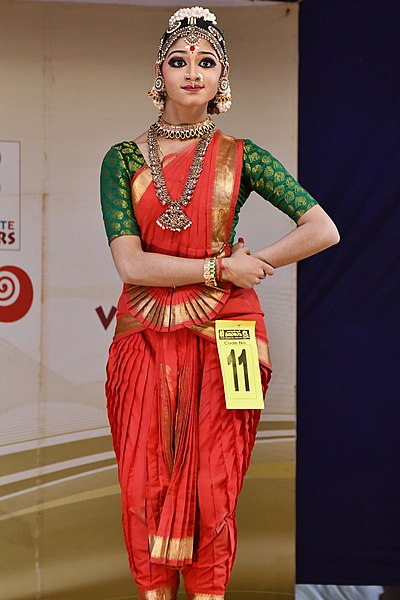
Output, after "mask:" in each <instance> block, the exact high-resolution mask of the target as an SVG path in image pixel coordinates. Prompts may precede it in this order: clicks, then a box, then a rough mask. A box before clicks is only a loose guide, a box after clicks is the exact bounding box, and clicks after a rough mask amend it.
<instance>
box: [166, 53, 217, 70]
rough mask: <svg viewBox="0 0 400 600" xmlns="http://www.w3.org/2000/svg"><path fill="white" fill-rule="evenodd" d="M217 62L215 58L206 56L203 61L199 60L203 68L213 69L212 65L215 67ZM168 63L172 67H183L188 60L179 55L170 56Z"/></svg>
mask: <svg viewBox="0 0 400 600" xmlns="http://www.w3.org/2000/svg"><path fill="white" fill-rule="evenodd" d="M216 64H217V63H216V62H215V60H214V59H212V58H208V57H206V58H202V59H201V61H200V62H199V67H202V68H203V69H212V67H215V66H216ZM168 65H169V66H170V67H173V68H176V69H179V68H181V67H186V61H185V60H184V59H183V58H181V57H178V56H177V57H173V58H170V59H169V61H168Z"/></svg>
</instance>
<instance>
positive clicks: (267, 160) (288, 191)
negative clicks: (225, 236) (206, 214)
mask: <svg viewBox="0 0 400 600" xmlns="http://www.w3.org/2000/svg"><path fill="white" fill-rule="evenodd" d="M251 192H257V194H259V195H260V196H262V197H263V198H265V200H268V202H271V204H273V205H274V206H276V208H278V209H279V210H281V211H282V212H284V213H285V214H286V215H288V216H289V217H290V218H291V219H293V221H295V222H296V223H297V221H298V220H299V219H300V217H301V216H302V215H304V213H305V212H307V211H308V210H309V209H310V208H312V207H313V206H315V205H316V204H318V202H317V201H316V200H315V198H313V197H312V196H311V194H309V193H308V192H307V190H305V189H304V188H303V187H302V186H301V185H300V184H299V182H298V181H296V179H295V178H294V177H292V175H291V174H290V173H289V172H288V171H287V170H286V169H285V167H284V166H283V165H282V163H281V162H279V160H278V159H276V158H275V157H274V156H273V155H272V154H271V153H270V152H268V150H265V149H264V148H260V147H259V146H257V145H256V144H254V142H252V141H251V140H248V139H246V140H244V154H243V167H242V177H241V182H240V191H239V197H238V201H237V205H236V212H235V217H234V220H233V226H232V230H231V236H230V243H231V244H232V243H233V241H234V237H235V229H236V225H237V223H238V220H239V211H240V209H241V208H242V206H243V204H244V203H245V202H246V200H247V198H248V197H249V195H250V193H251Z"/></svg>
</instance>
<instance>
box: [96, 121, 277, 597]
mask: <svg viewBox="0 0 400 600" xmlns="http://www.w3.org/2000/svg"><path fill="white" fill-rule="evenodd" d="M194 152H195V146H194V145H193V146H190V147H189V148H187V149H186V150H184V151H183V152H181V153H179V154H177V155H169V156H167V157H166V158H165V159H164V162H163V170H164V176H165V180H166V183H167V187H168V190H169V192H170V195H171V197H172V198H178V197H179V196H180V194H181V191H182V189H183V186H184V184H185V181H186V179H187V176H188V172H189V168H190V165H191V163H192V160H193V155H194ZM242 156H243V144H242V141H241V140H235V139H233V138H231V137H228V136H225V135H223V134H222V133H221V132H220V131H217V132H216V133H215V134H214V137H213V139H212V141H211V143H210V145H209V147H208V150H207V152H206V155H205V160H204V164H203V171H202V174H201V176H200V179H199V182H198V184H197V186H196V190H195V193H194V195H193V198H192V200H191V202H190V204H189V206H188V207H186V208H185V212H186V214H187V215H188V216H189V218H190V219H191V220H192V223H193V224H192V226H191V227H190V228H189V229H187V230H185V231H181V232H172V231H169V230H162V229H160V228H159V227H158V225H156V220H157V218H158V217H159V216H160V215H161V214H162V212H164V210H165V207H163V206H162V205H161V203H160V202H159V200H158V199H157V197H156V196H155V191H154V184H153V181H152V178H151V173H150V169H149V168H148V167H147V166H145V167H142V168H141V169H140V170H139V171H137V172H136V173H135V176H134V178H133V180H132V184H131V192H132V194H131V196H132V203H133V205H134V210H135V217H136V219H137V221H138V224H139V227H140V230H141V240H142V245H143V249H144V250H145V251H148V252H159V253H164V254H173V255H175V256H182V257H187V258H204V257H205V256H213V255H216V254H218V253H220V254H222V255H224V254H225V255H226V254H227V253H229V247H228V245H227V241H228V239H229V233H230V229H231V226H232V219H233V215H234V209H235V203H236V199H237V195H238V190H239V184H240V176H241V168H242ZM238 317H240V318H242V319H248V320H254V321H256V333H257V340H258V348H259V356H260V371H261V378H262V384H263V390H264V392H265V391H266V388H267V385H268V381H269V377H270V371H271V368H270V361H269V355H268V345H267V335H266V330H265V325H264V321H263V313H262V311H261V308H260V305H259V302H258V299H257V296H256V294H255V292H254V290H252V289H251V290H244V289H240V288H237V287H235V286H232V285H231V284H228V283H226V284H221V285H220V286H219V287H218V288H211V287H207V286H205V285H203V284H196V285H187V286H180V287H178V288H157V287H151V288H150V287H144V286H135V285H128V284H124V288H123V292H122V295H121V298H120V301H119V303H118V314H117V328H116V332H115V337H114V340H113V343H112V345H111V348H110V356H109V361H108V365H107V383H106V395H107V406H108V414H109V420H110V425H111V432H112V437H113V444H114V449H115V453H116V457H117V461H118V472H119V479H120V484H121V491H122V510H123V528H124V535H125V541H126V545H127V549H128V554H129V561H130V567H131V570H132V573H133V574H134V576H135V579H136V582H137V584H138V586H139V590H140V592H141V594H142V597H143V598H148V599H154V600H155V599H156V598H157V599H158V598H160V599H161V598H165V599H166V600H168V598H171V599H173V598H175V595H176V590H177V586H178V581H179V580H178V578H179V571H181V572H182V574H183V577H184V582H185V588H186V591H187V593H188V595H189V597H190V598H199V599H200V598H202V599H203V600H206V599H207V600H209V599H212V598H218V599H220V598H223V594H224V591H225V589H226V586H227V584H228V580H229V575H230V571H231V568H232V565H233V561H234V557H235V550H236V524H235V508H236V503H237V498H238V494H239V492H240V490H241V487H242V484H243V478H244V475H245V473H246V470H247V468H248V465H249V460H250V454H251V450H252V448H253V445H254V441H255V435H256V427H257V423H258V420H259V417H260V411H259V410H227V409H226V408H225V400H224V393H223V386H222V377H221V371H220V367H219V362H218V355H217V349H216V344H215V334H214V324H213V320H214V319H215V318H222V319H227V318H228V319H229V318H235V319H237V318H238Z"/></svg>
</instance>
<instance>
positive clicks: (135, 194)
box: [131, 154, 177, 210]
mask: <svg viewBox="0 0 400 600" xmlns="http://www.w3.org/2000/svg"><path fill="white" fill-rule="evenodd" d="M176 157H177V155H176V154H174V155H171V156H167V157H166V158H165V159H164V162H163V167H166V166H167V165H168V163H170V162H171V160H174V159H175V158H176ZM152 180H153V177H152V174H151V170H150V167H149V166H148V165H147V164H146V165H144V166H143V167H141V169H139V171H137V172H136V173H135V174H134V176H133V178H132V181H131V198H132V206H133V209H134V210H135V206H137V205H138V204H139V202H140V201H141V199H142V197H143V194H144V193H145V191H146V190H147V188H148V187H149V185H150V183H151V182H152Z"/></svg>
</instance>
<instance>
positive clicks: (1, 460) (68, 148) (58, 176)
mask: <svg viewBox="0 0 400 600" xmlns="http://www.w3.org/2000/svg"><path fill="white" fill-rule="evenodd" d="M1 10H2V14H1V18H0V73H1V82H2V90H1V95H0V102H1V111H0V115H1V122H0V158H1V159H0V182H1V191H0V194H1V195H0V241H1V245H0V260H1V265H2V266H1V268H0V277H1V283H0V294H1V295H0V317H1V318H0V321H1V325H0V327H1V334H0V365H1V366H0V368H1V381H0V386H1V439H0V444H1V446H0V467H1V468H0V473H1V475H0V485H1V493H2V501H1V514H0V553H1V556H2V567H1V570H2V575H1V578H0V597H1V598H4V599H7V600H17V599H18V600H25V599H26V600H28V599H29V600H31V599H32V598H33V597H34V598H36V599H37V600H39V599H40V600H42V599H51V600H54V599H55V598H57V600H75V599H76V600H83V599H85V600H101V599H106V598H107V599H111V598H121V597H133V595H134V590H135V586H134V584H133V579H132V576H131V573H130V572H129V568H128V560H127V556H126V551H125V547H124V543H123V536H122V528H121V509H120V497H119V486H118V481H117V473H116V465H115V459H114V454H113V451H112V445H111V437H110V432H109V426H108V422H107V415H106V409H105V398H104V380H105V363H106V359H107V350H108V346H109V344H110V342H111V338H112V334H113V328H114V324H115V303H116V301H117V298H118V296H119V293H120V289H121V283H120V282H119V280H118V276H117V273H116V271H115V268H114V266H113V264H112V259H111V256H110V252H109V249H108V245H107V240H106V236H105V232H104V228H103V223H102V219H101V212H100V203H99V171H100V165H101V161H102V158H103V156H104V154H105V153H106V152H107V150H108V148H109V147H110V146H111V145H112V144H114V143H117V142H119V141H121V140H126V139H128V140H129V139H132V138H134V137H136V136H137V135H138V134H140V133H141V132H142V131H143V129H145V127H147V125H148V124H150V123H152V122H154V121H155V119H156V117H157V113H156V111H155V109H154V107H153V105H152V103H151V101H149V99H148V98H147V97H146V92H147V90H148V89H149V88H150V87H151V85H152V81H153V72H152V66H153V63H154V60H155V55H156V52H157V46H158V36H159V35H161V33H162V32H163V31H164V29H165V26H166V24H167V22H168V18H169V16H170V13H171V9H167V8H161V9H155V8H152V9H146V8H137V7H133V6H129V7H128V6H117V5H110V6H108V5H100V4H80V3H71V4H69V5H68V4H65V3H54V4H50V3H41V2H23V1H22V2H8V3H4V4H2V7H1ZM216 13H217V16H218V18H219V21H220V23H221V25H222V26H223V28H224V30H226V32H227V43H228V47H229V55H230V60H231V63H232V75H231V82H232V89H233V106H232V108H231V110H230V111H229V113H228V114H227V115H223V116H219V117H216V122H217V125H218V127H221V128H223V130H224V131H226V132H227V133H230V134H232V135H236V136H237V137H246V138H250V139H252V140H253V141H254V142H256V143H258V144H259V145H260V146H264V147H266V148H268V149H269V150H270V151H271V152H272V153H273V154H274V155H275V156H277V158H279V159H280V160H281V161H282V162H283V163H284V165H285V166H286V167H287V168H288V170H289V171H291V172H292V173H293V175H296V155H297V133H296V131H297V64H298V61H297V24H298V7H297V6H294V5H293V6H292V5H291V6H290V9H288V5H287V3H275V4H273V5H270V4H268V6H262V7H260V6H257V7H256V6H251V7H247V8H236V9H226V8H224V9H220V10H216ZM244 28H245V29H246V31H247V34H246V35H245V36H243V35H242V34H243V29H244ZM149 32H151V35H150V34H149ZM249 40H251V46H249ZM293 226H294V225H293V223H292V222H291V221H290V219H288V218H287V217H286V216H285V215H283V214H281V213H280V212H279V211H277V210H276V209H274V208H273V207H272V206H270V205H268V203H266V202H265V201H263V200H262V199H260V198H258V197H256V196H255V195H254V194H253V195H252V196H251V198H250V199H249V200H248V202H247V204H246V206H245V208H244V210H243V219H242V222H241V225H240V229H239V231H238V235H243V236H244V237H245V239H246V243H247V244H248V245H249V246H250V247H251V248H252V249H256V248H259V247H261V246H265V245H267V244H268V243H271V242H273V241H275V240H276V239H277V238H278V237H280V236H281V235H284V234H285V233H287V232H288V231H289V230H290V229H291V228H292V227H293ZM259 291H260V295H261V298H262V304H263V307H264V310H265V312H266V319H267V326H268V330H269V337H270V342H271V348H272V359H273V365H274V376H273V380H272V384H271V388H270V391H269V393H268V397H267V403H266V404H267V408H266V410H265V412H264V414H263V418H262V422H261V425H260V430H259V434H258V437H257V443H256V447H255V450H254V454H253V460H252V464H251V467H250V470H249V474H248V477H247V480H246V483H245V486H244V490H243V492H242V496H241V499H240V503H239V509H238V521H239V549H238V555H237V561H236V566H235V569H234V573H233V576H232V581H231V585H230V591H229V594H228V596H227V597H228V598H241V599H244V598H249V599H250V598H253V596H254V598H255V597H257V598H259V597H260V594H262V595H263V594H264V595H265V597H266V598H267V597H268V598H271V599H272V598H274V597H275V595H276V594H278V595H279V597H281V595H282V594H284V595H286V597H288V598H290V597H291V596H293V587H294V571H295V569H294V473H295V468H294V467H295V465H294V442H295V317H296V315H295V297H296V289H295V268H294V267H288V268H284V269H280V270H279V271H278V272H277V273H276V275H275V276H274V277H273V278H268V279H267V280H266V281H265V282H264V284H263V285H262V286H260V287H259Z"/></svg>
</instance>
